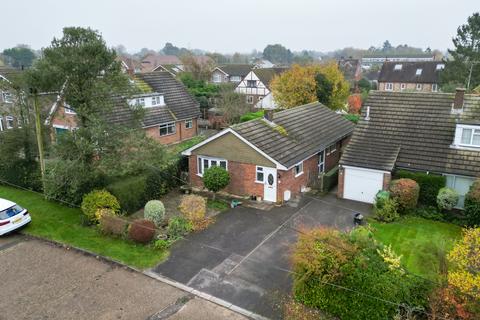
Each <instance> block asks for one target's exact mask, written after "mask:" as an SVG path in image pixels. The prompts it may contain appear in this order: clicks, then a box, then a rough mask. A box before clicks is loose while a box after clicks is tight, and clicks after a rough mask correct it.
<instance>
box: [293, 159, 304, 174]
mask: <svg viewBox="0 0 480 320" xmlns="http://www.w3.org/2000/svg"><path fill="white" fill-rule="evenodd" d="M293 174H294V175H295V178H297V177H300V176H301V175H302V174H303V161H302V162H299V163H297V164H296V165H295V166H294V167H293Z"/></svg>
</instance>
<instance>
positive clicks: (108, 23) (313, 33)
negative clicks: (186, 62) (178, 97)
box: [0, 0, 480, 52]
mask: <svg viewBox="0 0 480 320" xmlns="http://www.w3.org/2000/svg"><path fill="white" fill-rule="evenodd" d="M0 8H1V9H0V10H1V11H2V15H1V18H0V30H1V37H0V49H4V48H9V47H13V46H15V45H17V44H19V43H25V44H29V45H30V46H31V47H32V48H34V49H39V48H42V47H45V46H48V44H49V43H50V41H51V40H52V38H53V37H54V36H60V35H61V30H62V28H63V27H64V26H89V27H91V28H93V29H96V30H99V31H100V32H101V33H102V34H103V36H104V38H105V40H106V41H107V43H108V45H110V46H115V45H118V44H123V45H125V46H126V47H127V49H128V51H130V52H135V51H138V50H139V49H141V48H143V47H147V48H151V49H155V50H159V49H161V48H163V45H164V44H165V42H172V43H173V44H174V45H176V46H182V47H187V48H201V49H205V50H208V51H218V52H235V51H239V52H250V51H251V50H252V49H258V50H263V48H264V47H265V46H266V45H267V44H273V43H281V44H283V45H285V46H286V47H288V48H290V49H292V50H302V49H312V50H318V51H330V50H334V49H338V48H343V47H347V46H353V47H358V48H368V47H369V46H371V45H375V46H381V44H382V43H383V41H385V40H386V39H388V40H390V42H391V43H392V44H393V45H398V44H405V43H407V44H409V45H412V46H417V47H422V48H426V47H428V46H429V47H431V48H432V49H434V48H436V49H440V50H444V49H446V48H448V47H451V46H452V44H451V38H452V36H454V35H455V32H456V29H457V27H458V26H459V25H461V24H464V23H465V22H466V20H467V17H468V16H469V15H471V14H472V13H473V12H475V11H479V10H480V1H479V0H455V1H454V0H398V1H389V0H363V1H359V0H330V1H325V0H288V1H286V0H237V1H233V0H196V1H194V0H157V1H154V0H135V1H131V0H129V1H124V0H75V1H71V0H10V1H7V0H2V3H1V5H0Z"/></svg>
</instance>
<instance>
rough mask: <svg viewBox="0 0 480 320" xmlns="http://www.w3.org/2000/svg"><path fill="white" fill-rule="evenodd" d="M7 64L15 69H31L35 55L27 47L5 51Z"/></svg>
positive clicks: (17, 47)
mask: <svg viewBox="0 0 480 320" xmlns="http://www.w3.org/2000/svg"><path fill="white" fill-rule="evenodd" d="M3 56H4V57H5V58H6V59H5V60H6V61H5V62H6V63H8V64H10V65H11V66H12V67H14V68H18V69H20V68H23V67H25V68H29V67H30V66H32V63H33V60H35V53H34V52H33V50H32V49H30V48H28V47H27V46H22V45H18V46H16V47H14V48H10V49H5V50H3Z"/></svg>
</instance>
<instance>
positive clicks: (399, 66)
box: [394, 64, 402, 70]
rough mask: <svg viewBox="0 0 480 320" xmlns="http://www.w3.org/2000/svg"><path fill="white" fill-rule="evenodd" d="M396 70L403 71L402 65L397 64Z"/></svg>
mask: <svg viewBox="0 0 480 320" xmlns="http://www.w3.org/2000/svg"><path fill="white" fill-rule="evenodd" d="M394 70H402V65H401V64H396V65H395V67H394Z"/></svg>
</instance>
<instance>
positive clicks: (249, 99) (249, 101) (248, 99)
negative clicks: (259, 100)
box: [247, 96, 253, 104]
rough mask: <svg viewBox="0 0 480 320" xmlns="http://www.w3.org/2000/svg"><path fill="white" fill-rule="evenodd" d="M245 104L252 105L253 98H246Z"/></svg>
mask: <svg viewBox="0 0 480 320" xmlns="http://www.w3.org/2000/svg"><path fill="white" fill-rule="evenodd" d="M247 103H248V104H253V96H247Z"/></svg>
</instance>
